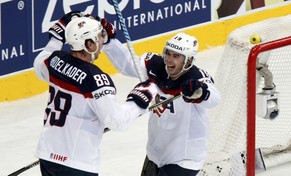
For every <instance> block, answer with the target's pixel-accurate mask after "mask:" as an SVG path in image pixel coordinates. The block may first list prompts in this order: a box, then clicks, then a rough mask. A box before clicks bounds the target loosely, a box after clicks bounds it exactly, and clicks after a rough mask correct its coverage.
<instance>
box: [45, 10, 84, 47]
mask: <svg viewBox="0 0 291 176" xmlns="http://www.w3.org/2000/svg"><path fill="white" fill-rule="evenodd" d="M81 16H83V14H82V13H81V12H80V11H72V12H70V13H67V14H66V15H64V16H63V17H62V18H61V19H59V20H58V21H57V22H56V23H55V24H54V25H53V26H52V27H50V28H49V31H48V32H49V37H50V38H51V37H55V38H56V39H58V40H60V41H62V42H63V43H65V42H66V39H65V28H66V26H67V24H68V23H69V22H70V21H71V20H72V19H73V18H78V17H81Z"/></svg>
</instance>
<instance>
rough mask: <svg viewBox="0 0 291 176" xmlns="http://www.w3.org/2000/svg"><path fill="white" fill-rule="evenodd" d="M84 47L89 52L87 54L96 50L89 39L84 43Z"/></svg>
mask: <svg viewBox="0 0 291 176" xmlns="http://www.w3.org/2000/svg"><path fill="white" fill-rule="evenodd" d="M85 47H86V48H87V50H88V51H89V52H93V51H95V50H96V47H97V46H96V44H95V43H94V42H93V40H91V39H88V40H86V41H85Z"/></svg>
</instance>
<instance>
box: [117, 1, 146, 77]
mask: <svg viewBox="0 0 291 176" xmlns="http://www.w3.org/2000/svg"><path fill="white" fill-rule="evenodd" d="M112 2H113V6H114V9H115V12H116V16H117V18H118V21H119V23H120V26H121V30H122V32H123V35H124V38H125V40H126V44H127V47H128V49H129V52H130V54H131V57H132V59H133V63H134V66H135V70H136V72H137V74H138V76H139V79H140V81H145V80H146V79H145V77H144V75H143V74H142V71H141V69H140V67H139V65H138V58H137V56H136V54H135V51H134V48H133V46H132V43H131V39H130V36H129V33H128V30H127V27H126V25H125V22H124V18H123V16H122V14H121V11H120V9H119V6H118V2H117V1H116V0H112Z"/></svg>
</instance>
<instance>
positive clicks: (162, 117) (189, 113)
mask: <svg viewBox="0 0 291 176" xmlns="http://www.w3.org/2000/svg"><path fill="white" fill-rule="evenodd" d="M112 50H114V52H115V53H118V52H119V54H115V55H119V56H122V55H123V57H118V58H117V57H113V56H110V55H109V59H110V60H111V62H112V63H113V64H114V65H115V67H116V68H117V69H118V70H119V71H120V72H121V73H123V74H126V75H131V76H135V77H137V73H136V72H135V69H134V64H133V62H132V59H131V56H130V54H129V52H128V51H125V50H124V48H123V46H121V44H120V42H119V41H117V40H111V42H110V43H109V44H108V45H107V46H105V47H104V51H105V52H106V53H107V52H113V51H112ZM121 58H123V59H122V60H121ZM124 58H126V59H124ZM138 62H139V64H140V68H141V70H142V72H143V73H144V74H145V76H146V77H147V78H149V79H150V80H152V81H153V82H155V83H156V84H157V86H158V87H159V95H158V96H157V97H156V98H155V101H156V102H159V101H162V100H165V99H166V98H169V97H172V96H173V95H175V94H177V93H180V92H181V84H182V82H184V81H185V80H187V79H192V78H194V79H198V80H199V81H201V82H203V83H205V84H207V86H208V89H207V90H208V91H209V93H210V96H209V97H208V98H207V99H205V100H199V101H196V102H195V103H187V102H185V101H184V100H183V98H182V97H180V98H178V99H176V100H174V101H173V102H171V103H169V104H168V105H167V106H163V107H159V108H157V109H155V110H154V111H152V112H151V114H150V118H149V122H148V123H149V124H148V142H147V156H148V158H149V159H150V160H151V161H153V162H154V163H156V164H157V166H158V167H162V166H164V165H166V164H178V165H180V166H181V167H183V168H187V169H193V170H199V169H201V168H202V166H203V164H204V161H205V159H206V156H207V151H208V120H207V109H208V108H213V107H215V106H216V105H217V104H218V102H219V100H220V95H219V92H218V91H217V89H216V88H215V86H214V81H213V79H212V77H211V76H210V75H209V74H208V73H207V72H206V71H204V70H202V69H199V68H197V67H196V66H193V67H192V68H191V69H190V70H189V71H188V72H187V73H186V74H184V75H182V76H181V77H180V78H179V79H178V80H175V81H173V80H171V79H169V77H168V74H167V73H166V70H165V64H164V61H163V58H162V57H161V56H160V55H157V54H155V53H145V54H144V55H142V56H141V57H140V59H139V61H138Z"/></svg>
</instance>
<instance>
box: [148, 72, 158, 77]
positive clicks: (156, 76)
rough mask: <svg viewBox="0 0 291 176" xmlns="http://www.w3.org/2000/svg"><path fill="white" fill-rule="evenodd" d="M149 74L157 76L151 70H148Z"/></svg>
mask: <svg viewBox="0 0 291 176" xmlns="http://www.w3.org/2000/svg"><path fill="white" fill-rule="evenodd" d="M149 74H151V75H153V76H155V77H157V75H156V74H154V73H153V72H152V70H150V71H149Z"/></svg>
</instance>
